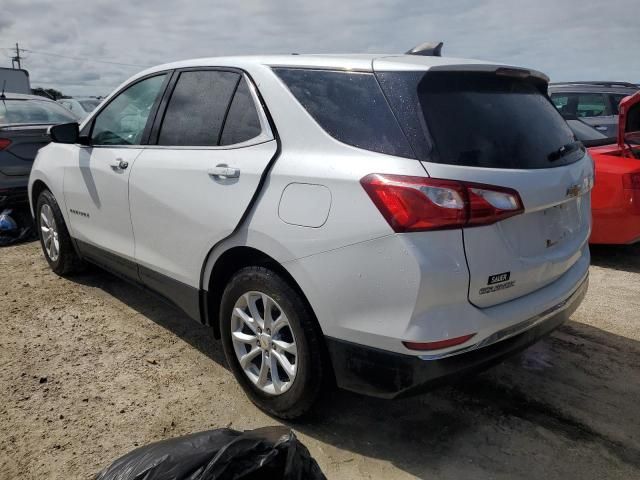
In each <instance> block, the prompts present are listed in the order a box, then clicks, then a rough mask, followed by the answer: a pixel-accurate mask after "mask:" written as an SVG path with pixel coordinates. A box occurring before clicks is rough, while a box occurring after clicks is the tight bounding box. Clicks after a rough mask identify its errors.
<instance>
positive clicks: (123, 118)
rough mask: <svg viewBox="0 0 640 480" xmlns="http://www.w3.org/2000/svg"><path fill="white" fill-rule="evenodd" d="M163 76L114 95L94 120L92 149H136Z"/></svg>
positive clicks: (159, 89) (143, 81)
mask: <svg viewBox="0 0 640 480" xmlns="http://www.w3.org/2000/svg"><path fill="white" fill-rule="evenodd" d="M164 80H165V75H158V76H155V77H150V78H147V79H145V80H142V81H140V82H138V83H136V84H134V85H132V86H131V87H129V88H127V89H126V90H125V91H124V92H122V93H120V94H118V96H117V97H115V98H114V99H113V100H112V101H111V102H110V103H109V105H107V106H106V107H105V108H104V109H103V110H102V111H101V112H100V113H99V114H98V115H97V116H96V118H95V121H94V124H93V131H92V134H91V141H92V143H93V144H94V145H139V144H140V141H141V140H142V134H143V132H144V129H145V126H146V125H147V119H148V118H149V114H150V113H151V108H152V107H153V104H154V103H155V101H156V99H157V98H158V95H159V94H160V91H161V89H162V85H163V83H164Z"/></svg>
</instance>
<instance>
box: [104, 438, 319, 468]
mask: <svg viewBox="0 0 640 480" xmlns="http://www.w3.org/2000/svg"><path fill="white" fill-rule="evenodd" d="M231 479H242V480H253V479H269V480H271V479H273V480H278V479H286V480H307V479H308V480H320V479H325V476H324V475H323V473H322V471H321V470H320V467H319V466H318V464H317V463H316V461H315V460H314V459H313V458H312V457H311V455H310V454H309V451H308V450H307V448H306V447H305V446H304V445H303V444H302V443H300V441H299V440H298V439H297V438H296V436H295V435H294V433H293V432H292V431H291V430H289V429H288V428H285V427H264V428H258V429H256V430H247V431H245V432H238V431H236V430H231V429H228V428H221V429H218V430H209V431H206V432H200V433H194V434H191V435H186V436H184V437H178V438H173V439H169V440H163V441H160V442H156V443H152V444H149V445H146V446H143V447H140V448H137V449H136V450H133V451H131V452H129V453H127V454H126V455H124V456H123V457H120V458H119V459H118V460H116V461H115V462H113V463H112V464H111V465H110V466H108V467H107V468H105V469H104V470H102V471H101V472H100V473H99V474H98V475H97V477H96V480H231Z"/></svg>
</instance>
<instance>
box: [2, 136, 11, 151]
mask: <svg viewBox="0 0 640 480" xmlns="http://www.w3.org/2000/svg"><path fill="white" fill-rule="evenodd" d="M9 145H11V140H9V139H8V138H0V150H4V149H5V148H7V147H8V146H9Z"/></svg>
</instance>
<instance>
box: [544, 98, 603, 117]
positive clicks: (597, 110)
mask: <svg viewBox="0 0 640 480" xmlns="http://www.w3.org/2000/svg"><path fill="white" fill-rule="evenodd" d="M551 100H552V101H553V103H554V105H555V106H556V108H557V109H558V110H559V111H560V113H561V114H562V115H571V116H575V117H581V118H589V117H601V116H603V115H607V104H606V99H605V97H604V95H602V94H601V93H553V94H551Z"/></svg>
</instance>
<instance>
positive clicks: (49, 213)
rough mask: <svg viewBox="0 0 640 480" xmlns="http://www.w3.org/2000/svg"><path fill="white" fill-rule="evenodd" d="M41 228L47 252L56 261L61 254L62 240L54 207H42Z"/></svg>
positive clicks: (45, 205) (50, 258) (46, 205)
mask: <svg viewBox="0 0 640 480" xmlns="http://www.w3.org/2000/svg"><path fill="white" fill-rule="evenodd" d="M40 230H41V235H42V244H43V245H44V249H45V251H46V252H47V256H48V257H49V260H51V261H52V262H55V261H56V260H58V256H59V255H60V242H59V240H58V227H57V225H56V220H55V218H54V217H53V209H52V208H51V207H50V206H49V205H48V204H46V203H45V204H44V205H42V208H41V209H40Z"/></svg>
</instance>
